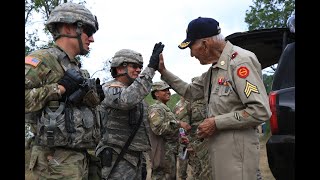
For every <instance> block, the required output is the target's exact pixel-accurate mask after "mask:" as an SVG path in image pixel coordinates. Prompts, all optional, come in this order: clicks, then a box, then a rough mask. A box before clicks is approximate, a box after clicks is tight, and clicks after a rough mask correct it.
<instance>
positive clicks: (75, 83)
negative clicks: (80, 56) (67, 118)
mask: <svg viewBox="0 0 320 180" xmlns="http://www.w3.org/2000/svg"><path fill="white" fill-rule="evenodd" d="M83 81H84V79H83V77H82V76H81V74H80V72H79V71H77V70H75V69H73V68H70V69H68V70H67V71H66V72H65V73H64V76H63V77H62V78H61V79H60V80H59V81H58V84H60V85H62V86H63V87H64V88H65V89H66V92H65V95H66V96H69V95H70V94H72V93H74V92H75V91H76V90H78V89H79V88H80V84H82V83H83Z"/></svg>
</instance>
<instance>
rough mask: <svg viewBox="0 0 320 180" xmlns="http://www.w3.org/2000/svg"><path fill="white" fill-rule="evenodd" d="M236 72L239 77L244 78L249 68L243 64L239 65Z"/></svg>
mask: <svg viewBox="0 0 320 180" xmlns="http://www.w3.org/2000/svg"><path fill="white" fill-rule="evenodd" d="M237 74H238V76H239V77H240V78H246V77H247V76H248V75H249V69H248V68H247V67H245V66H241V67H239V69H238V70H237Z"/></svg>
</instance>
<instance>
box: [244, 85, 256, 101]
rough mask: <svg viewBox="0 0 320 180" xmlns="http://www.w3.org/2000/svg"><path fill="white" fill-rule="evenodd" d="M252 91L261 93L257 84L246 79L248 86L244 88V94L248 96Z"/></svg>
mask: <svg viewBox="0 0 320 180" xmlns="http://www.w3.org/2000/svg"><path fill="white" fill-rule="evenodd" d="M252 92H254V93H257V94H260V92H259V90H258V87H257V86H256V85H254V84H251V83H250V82H249V81H246V87H245V88H244V94H245V95H246V97H247V98H248V97H249V96H250V94H251V93H252Z"/></svg>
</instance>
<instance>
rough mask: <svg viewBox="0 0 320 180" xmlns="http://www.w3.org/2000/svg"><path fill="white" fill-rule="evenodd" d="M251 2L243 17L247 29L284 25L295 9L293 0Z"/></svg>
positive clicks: (254, 0)
mask: <svg viewBox="0 0 320 180" xmlns="http://www.w3.org/2000/svg"><path fill="white" fill-rule="evenodd" d="M253 4H254V5H253V6H250V9H249V10H247V11H246V17H245V22H246V23H247V24H248V29H249V30H255V29H263V28H275V27H286V26H287V25H286V23H287V19H288V18H289V17H290V16H291V14H292V13H293V12H294V11H295V0H253Z"/></svg>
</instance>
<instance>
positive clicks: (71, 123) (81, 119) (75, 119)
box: [36, 101, 100, 149]
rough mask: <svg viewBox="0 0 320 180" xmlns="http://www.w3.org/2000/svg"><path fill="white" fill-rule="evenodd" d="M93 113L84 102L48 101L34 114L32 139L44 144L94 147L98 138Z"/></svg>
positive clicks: (98, 126)
mask: <svg viewBox="0 0 320 180" xmlns="http://www.w3.org/2000/svg"><path fill="white" fill-rule="evenodd" d="M96 113H97V112H96V111H94V110H92V109H91V108H90V107H87V106H80V107H74V106H72V105H67V104H65V103H63V102H58V101H50V103H49V105H48V106H46V107H45V108H44V110H43V112H42V115H41V117H40V118H38V123H37V139H36V143H37V144H39V145H42V146H47V147H59V146H60V147H61V146H63V147H65V148H80V149H81V148H92V149H94V148H95V146H96V145H97V143H98V142H99V140H100V123H99V122H98V121H99V120H98V118H99V115H97V114H96Z"/></svg>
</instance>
